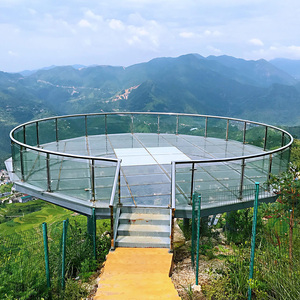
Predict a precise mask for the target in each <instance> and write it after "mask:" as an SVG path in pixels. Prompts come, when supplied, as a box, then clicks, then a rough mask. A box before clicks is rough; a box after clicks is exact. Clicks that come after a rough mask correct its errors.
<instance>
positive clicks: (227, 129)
mask: <svg viewBox="0 0 300 300" xmlns="http://www.w3.org/2000/svg"><path fill="white" fill-rule="evenodd" d="M228 131H229V119H227V126H226V142H227V141H228Z"/></svg>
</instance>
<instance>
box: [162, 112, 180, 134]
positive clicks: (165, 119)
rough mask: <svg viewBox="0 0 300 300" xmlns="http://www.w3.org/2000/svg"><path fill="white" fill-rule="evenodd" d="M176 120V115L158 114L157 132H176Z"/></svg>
mask: <svg viewBox="0 0 300 300" xmlns="http://www.w3.org/2000/svg"><path fill="white" fill-rule="evenodd" d="M177 120H178V118H177V116H168V115H160V116H159V133H167V134H176V133H177V130H178V128H177Z"/></svg>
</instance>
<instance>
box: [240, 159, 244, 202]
mask: <svg viewBox="0 0 300 300" xmlns="http://www.w3.org/2000/svg"><path fill="white" fill-rule="evenodd" d="M245 166H246V164H245V159H244V158H243V159H242V165H241V167H242V170H241V181H240V191H239V200H242V199H243V189H244V175H245Z"/></svg>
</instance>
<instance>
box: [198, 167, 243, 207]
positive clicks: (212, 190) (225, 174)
mask: <svg viewBox="0 0 300 300" xmlns="http://www.w3.org/2000/svg"><path fill="white" fill-rule="evenodd" d="M201 168H202V171H201V173H199V174H198V172H197V173H196V176H195V184H194V185H195V189H194V190H195V191H197V192H198V193H201V195H203V203H202V205H203V206H207V207H209V206H212V205H216V206H218V205H223V204H226V203H227V202H228V203H227V204H229V203H231V202H232V201H235V200H236V199H237V198H238V196H239V195H238V193H237V192H236V187H238V186H239V184H240V178H241V174H240V170H241V161H231V162H228V163H222V162H221V163H203V164H201Z"/></svg>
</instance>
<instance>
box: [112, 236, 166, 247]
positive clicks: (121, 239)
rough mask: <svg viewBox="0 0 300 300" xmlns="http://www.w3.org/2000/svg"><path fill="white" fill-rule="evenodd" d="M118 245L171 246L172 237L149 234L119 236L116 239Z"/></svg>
mask: <svg viewBox="0 0 300 300" xmlns="http://www.w3.org/2000/svg"><path fill="white" fill-rule="evenodd" d="M116 246H117V247H128V248H169V246H170V238H168V237H149V236H147V237H145V236H118V237H117V240H116Z"/></svg>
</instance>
